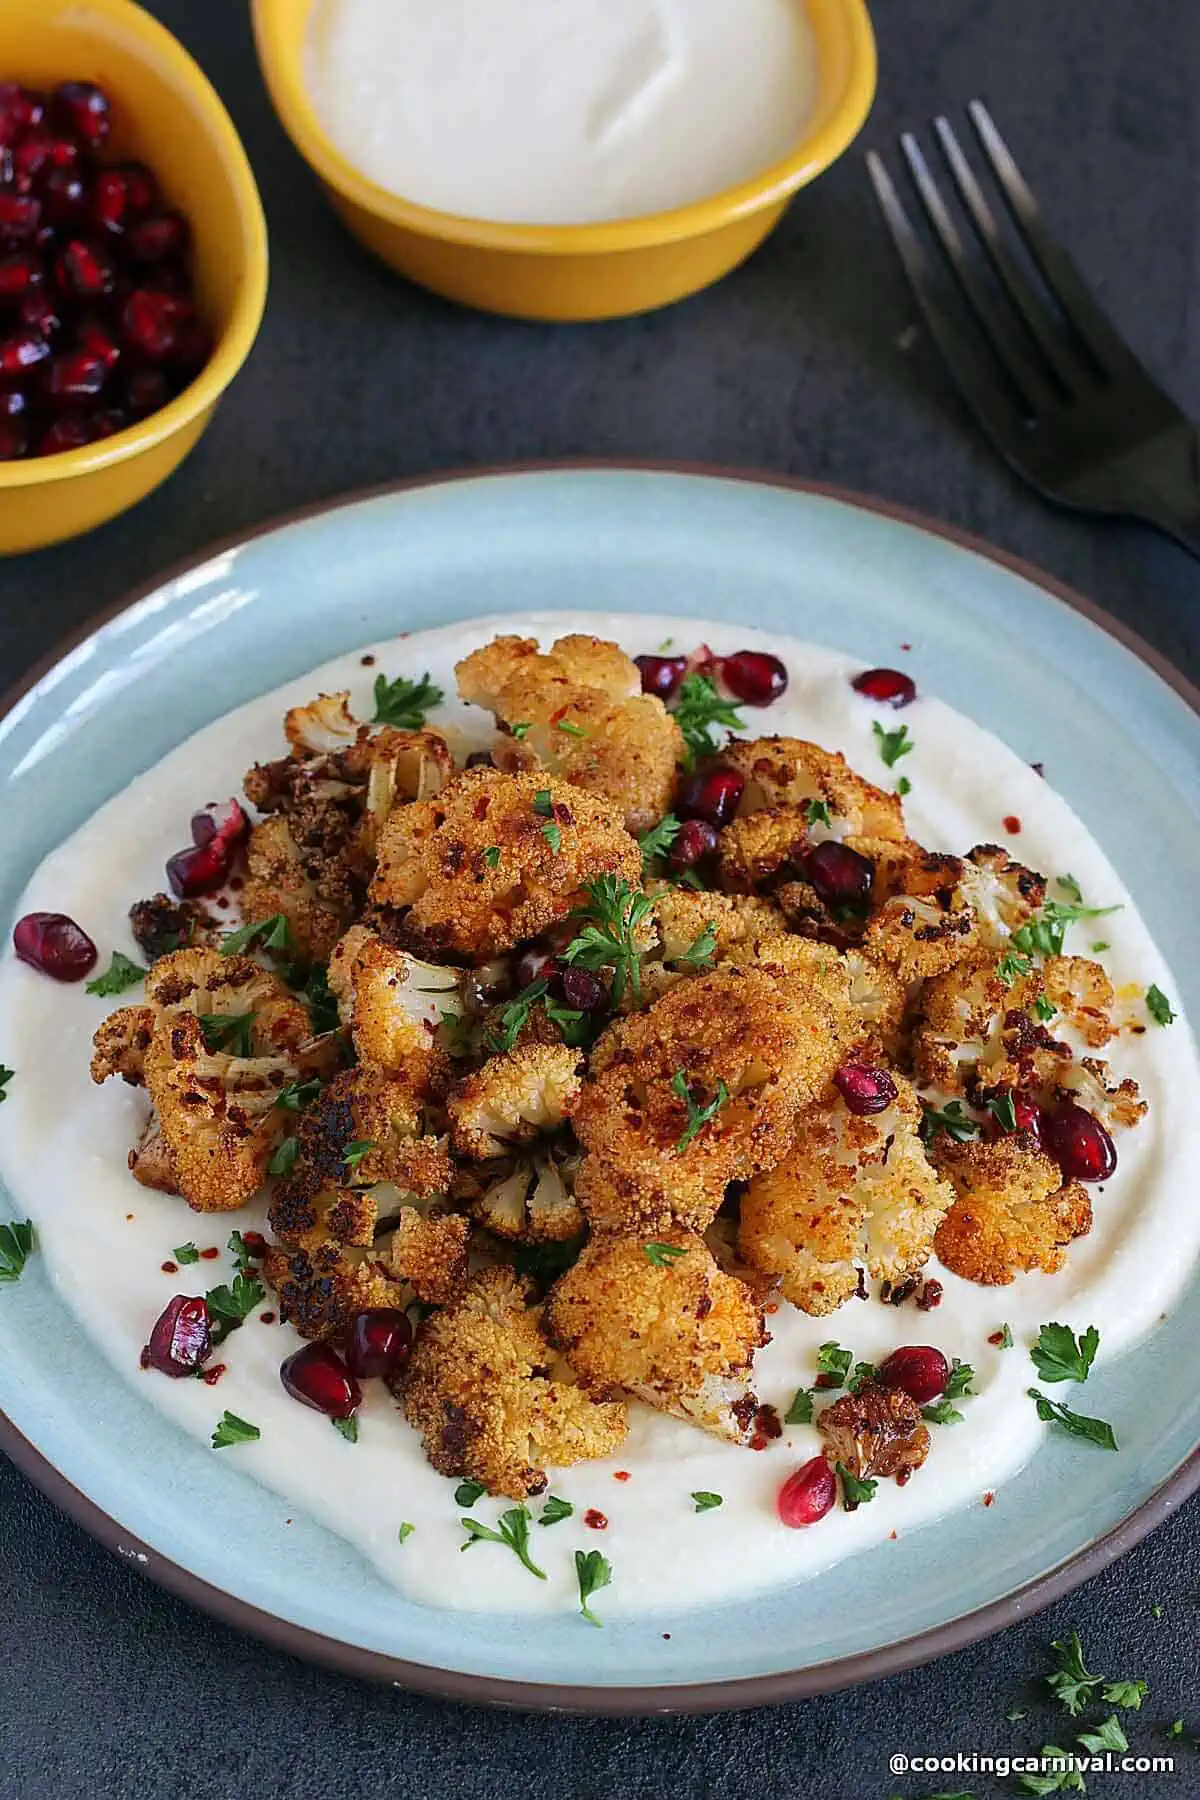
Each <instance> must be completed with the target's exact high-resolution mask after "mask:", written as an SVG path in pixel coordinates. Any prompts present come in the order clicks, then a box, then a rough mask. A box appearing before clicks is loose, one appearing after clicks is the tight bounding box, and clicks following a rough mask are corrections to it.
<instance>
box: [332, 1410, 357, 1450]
mask: <svg viewBox="0 0 1200 1800" xmlns="http://www.w3.org/2000/svg"><path fill="white" fill-rule="evenodd" d="M329 1423H330V1424H331V1425H332V1426H333V1429H334V1430H335V1431H340V1432H341V1434H342V1436H343V1437H344V1438H345V1440H346V1442H347V1443H348V1444H357V1442H358V1418H357V1416H356V1414H354V1413H351V1414H350V1417H349V1418H348V1419H331V1420H330V1421H329Z"/></svg>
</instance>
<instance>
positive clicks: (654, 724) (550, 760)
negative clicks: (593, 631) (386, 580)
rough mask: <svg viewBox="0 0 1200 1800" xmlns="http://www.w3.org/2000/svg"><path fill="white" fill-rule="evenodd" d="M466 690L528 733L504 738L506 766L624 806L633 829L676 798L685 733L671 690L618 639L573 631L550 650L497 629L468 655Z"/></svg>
mask: <svg viewBox="0 0 1200 1800" xmlns="http://www.w3.org/2000/svg"><path fill="white" fill-rule="evenodd" d="M457 675H458V691H459V693H460V694H461V696H462V698H463V699H464V700H467V701H469V702H471V703H472V704H474V705H477V706H486V707H487V708H488V710H489V711H490V712H492V713H494V715H495V717H496V719H497V720H498V721H499V723H500V724H501V725H505V726H513V725H521V726H523V727H525V728H526V729H525V730H523V732H522V736H521V739H520V741H519V743H512V744H511V745H506V744H505V743H501V744H499V745H498V746H496V748H495V750H494V752H493V754H494V755H495V758H496V761H497V763H498V764H499V766H500V767H501V768H509V769H513V768H527V767H528V766H529V764H530V760H531V759H533V758H536V760H537V762H538V763H540V764H541V765H542V766H543V767H544V768H547V769H549V770H550V771H551V773H553V774H555V775H558V776H561V777H562V778H563V779H564V780H567V781H571V782H574V783H575V784H576V786H578V787H581V788H584V789H585V790H586V791H587V792H588V793H591V794H596V795H599V796H600V797H601V798H602V799H605V800H608V801H610V802H611V803H612V805H614V806H615V807H617V808H619V809H620V811H621V812H622V814H623V815H624V819H625V823H626V825H627V826H628V828H629V830H630V831H635V832H636V831H647V830H649V828H650V826H652V825H655V824H657V822H658V821H659V819H661V818H662V816H663V814H664V813H665V812H666V811H667V810H668V808H669V806H670V804H671V795H672V791H673V789H674V785H675V771H676V764H677V763H678V762H680V761H681V760H682V758H683V754H684V743H683V735H682V733H681V732H680V729H679V727H678V725H677V724H676V723H675V720H674V719H673V718H672V717H671V715H670V713H669V712H668V711H667V710H666V708H665V707H664V706H663V703H662V701H661V700H658V699H655V698H654V697H653V696H652V695H649V694H643V693H642V691H641V679H640V676H639V674H638V671H637V668H636V666H635V665H634V664H633V663H632V662H631V661H630V660H629V658H628V657H627V656H626V655H625V652H624V651H623V650H621V649H619V648H618V646H617V645H616V644H611V643H606V642H604V641H603V640H602V639H600V638H589V637H567V638H559V639H558V641H557V642H556V643H555V644H554V645H553V646H552V647H551V649H550V650H549V651H548V652H547V653H546V654H544V655H543V654H542V653H541V652H540V651H539V649H538V646H537V643H536V641H535V640H534V639H532V638H497V639H496V640H495V642H494V643H491V644H488V645H485V646H484V648H483V649H481V650H475V651H473V652H472V654H471V655H470V656H468V657H466V658H464V660H463V661H462V662H460V663H459V665H458V669H457Z"/></svg>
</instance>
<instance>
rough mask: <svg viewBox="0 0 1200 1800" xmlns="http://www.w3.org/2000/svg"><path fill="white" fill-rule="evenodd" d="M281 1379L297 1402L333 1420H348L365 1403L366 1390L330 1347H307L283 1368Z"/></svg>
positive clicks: (317, 1345) (299, 1351) (307, 1345)
mask: <svg viewBox="0 0 1200 1800" xmlns="http://www.w3.org/2000/svg"><path fill="white" fill-rule="evenodd" d="M279 1379H280V1381H282V1383H283V1385H284V1387H285V1388H286V1389H287V1391H288V1393H289V1394H290V1395H291V1396H292V1399H293V1400H299V1401H301V1402H302V1403H303V1404H304V1405H305V1406H311V1407H312V1408H313V1409H314V1411H316V1412H320V1413H324V1414H325V1416H326V1418H329V1419H348V1418H349V1417H350V1415H351V1413H353V1412H354V1411H355V1410H356V1408H357V1407H358V1406H360V1405H361V1403H362V1389H361V1388H360V1387H359V1385H358V1383H357V1381H355V1379H354V1377H353V1375H351V1373H350V1371H349V1370H348V1369H347V1367H346V1365H345V1363H344V1362H343V1361H342V1359H341V1357H340V1356H339V1355H338V1353H337V1351H336V1350H331V1349H330V1347H329V1345H328V1344H305V1346H304V1348H303V1349H302V1350H297V1351H296V1353H295V1355H294V1356H289V1357H288V1359H287V1361H286V1362H284V1363H282V1364H281V1365H280V1369H279Z"/></svg>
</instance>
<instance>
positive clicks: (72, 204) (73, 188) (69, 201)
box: [39, 169, 88, 225]
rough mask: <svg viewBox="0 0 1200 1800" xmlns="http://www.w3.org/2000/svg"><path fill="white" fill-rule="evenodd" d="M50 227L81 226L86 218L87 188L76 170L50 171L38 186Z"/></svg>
mask: <svg viewBox="0 0 1200 1800" xmlns="http://www.w3.org/2000/svg"><path fill="white" fill-rule="evenodd" d="M39 192H40V194H41V205H42V210H43V212H44V213H45V216H46V219H47V221H48V223H49V224H51V225H82V224H83V223H84V222H85V221H86V219H87V218H88V186H87V182H86V181H85V180H84V178H83V176H82V175H81V174H80V173H79V171H78V170H77V169H51V171H50V173H49V174H48V175H47V176H45V178H44V179H43V180H42V182H41V183H40V185H39Z"/></svg>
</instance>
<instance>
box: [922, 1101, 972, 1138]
mask: <svg viewBox="0 0 1200 1800" xmlns="http://www.w3.org/2000/svg"><path fill="white" fill-rule="evenodd" d="M921 1106H922V1109H923V1117H922V1119H921V1142H922V1143H924V1144H932V1142H933V1140H934V1138H935V1137H936V1136H937V1134H938V1132H939V1131H944V1132H945V1133H946V1135H947V1136H948V1137H950V1138H953V1140H954V1142H955V1143H956V1144H965V1143H967V1141H968V1140H969V1139H970V1138H974V1137H978V1136H979V1125H978V1122H977V1121H976V1120H975V1119H973V1118H972V1117H971V1115H970V1114H969V1113H968V1112H967V1111H966V1110H965V1109H964V1107H963V1103H962V1101H961V1100H949V1101H947V1103H946V1105H945V1106H944V1107H943V1108H941V1110H940V1111H939V1109H938V1108H937V1107H936V1106H930V1105H929V1104H928V1102H927V1101H924V1100H923V1101H922V1102H921Z"/></svg>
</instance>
